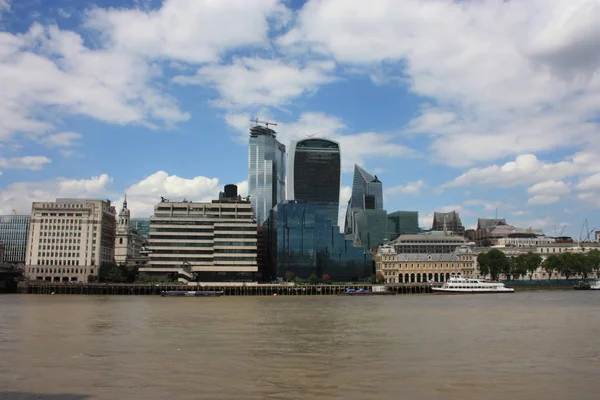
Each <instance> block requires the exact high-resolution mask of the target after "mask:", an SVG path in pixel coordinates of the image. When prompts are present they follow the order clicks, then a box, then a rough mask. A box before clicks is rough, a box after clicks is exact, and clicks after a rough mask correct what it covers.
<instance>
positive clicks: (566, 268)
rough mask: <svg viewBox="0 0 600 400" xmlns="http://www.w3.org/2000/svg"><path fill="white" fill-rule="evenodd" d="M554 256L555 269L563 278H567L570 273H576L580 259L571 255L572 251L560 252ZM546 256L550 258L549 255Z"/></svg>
mask: <svg viewBox="0 0 600 400" xmlns="http://www.w3.org/2000/svg"><path fill="white" fill-rule="evenodd" d="M553 255H554V254H553ZM556 256H557V258H556V260H557V261H556V263H557V266H558V267H557V268H556V270H557V271H558V272H559V273H560V274H561V275H564V276H565V278H567V279H569V278H570V277H571V276H572V275H574V274H575V273H577V268H578V266H577V263H578V262H579V261H580V260H579V259H578V258H577V257H573V256H574V254H573V253H561V254H558V255H556ZM548 258H550V257H548Z"/></svg>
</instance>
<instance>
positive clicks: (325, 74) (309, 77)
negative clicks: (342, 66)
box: [174, 58, 335, 108]
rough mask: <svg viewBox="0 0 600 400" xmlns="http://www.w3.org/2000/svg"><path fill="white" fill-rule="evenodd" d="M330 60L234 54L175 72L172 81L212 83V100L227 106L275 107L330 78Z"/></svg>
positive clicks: (331, 77)
mask: <svg viewBox="0 0 600 400" xmlns="http://www.w3.org/2000/svg"><path fill="white" fill-rule="evenodd" d="M334 69H335V64H334V63H333V62H331V61H310V62H307V63H306V64H305V65H299V64H297V63H293V62H285V61H283V60H280V59H261V58H236V59H234V60H233V62H232V63H231V64H228V65H207V66H204V67H201V68H200V69H198V71H197V72H196V75H193V76H177V77H175V78H174V81H175V82H176V83H180V84H194V85H208V86H212V87H214V88H215V89H216V90H217V91H218V92H219V94H220V96H221V99H220V100H218V101H216V102H215V104H217V105H219V106H222V107H226V108H231V107H234V108H235V107H252V108H256V107H259V106H272V107H278V106H281V105H285V104H287V103H289V101H290V100H292V99H294V98H296V97H299V96H301V95H303V94H310V93H312V92H314V91H315V90H316V89H317V88H318V87H319V86H320V85H323V84H326V83H329V82H332V81H333V80H334V79H335V78H334V77H333V76H331V75H330V74H331V73H332V72H333V71H334Z"/></svg>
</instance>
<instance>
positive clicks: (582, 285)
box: [573, 281, 592, 290]
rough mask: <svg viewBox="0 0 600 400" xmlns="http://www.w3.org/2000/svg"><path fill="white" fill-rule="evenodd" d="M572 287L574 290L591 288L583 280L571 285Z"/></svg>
mask: <svg viewBox="0 0 600 400" xmlns="http://www.w3.org/2000/svg"><path fill="white" fill-rule="evenodd" d="M573 289H575V290H591V289H592V286H591V285H590V284H589V283H587V282H585V281H579V282H577V283H576V284H575V285H573Z"/></svg>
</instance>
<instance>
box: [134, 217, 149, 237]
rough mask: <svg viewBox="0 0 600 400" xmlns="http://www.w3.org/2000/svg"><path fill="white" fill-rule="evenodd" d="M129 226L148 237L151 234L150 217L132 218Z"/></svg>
mask: <svg viewBox="0 0 600 400" xmlns="http://www.w3.org/2000/svg"><path fill="white" fill-rule="evenodd" d="M129 226H130V227H131V229H133V230H135V231H137V232H138V233H139V234H140V235H142V236H143V237H145V238H146V239H148V237H149V236H150V218H149V217H148V218H130V219H129Z"/></svg>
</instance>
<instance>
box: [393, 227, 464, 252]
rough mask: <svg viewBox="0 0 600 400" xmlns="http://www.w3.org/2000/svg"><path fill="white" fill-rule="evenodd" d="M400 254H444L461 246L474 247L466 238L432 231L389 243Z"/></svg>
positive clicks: (401, 237)
mask: <svg viewBox="0 0 600 400" xmlns="http://www.w3.org/2000/svg"><path fill="white" fill-rule="evenodd" d="M389 245H390V246H392V247H394V249H395V251H396V252H397V253H398V254H405V253H406V254H413V253H420V254H429V253H431V254H435V253H439V254H443V253H452V252H454V251H456V249H457V248H459V247H461V246H474V245H475V243H472V242H469V241H468V240H467V239H466V238H465V237H464V236H459V235H454V234H453V233H452V232H447V233H444V232H439V231H432V232H426V233H421V234H418V235H400V236H398V238H397V239H396V240H394V241H392V242H390V243H389Z"/></svg>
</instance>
